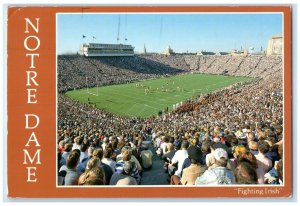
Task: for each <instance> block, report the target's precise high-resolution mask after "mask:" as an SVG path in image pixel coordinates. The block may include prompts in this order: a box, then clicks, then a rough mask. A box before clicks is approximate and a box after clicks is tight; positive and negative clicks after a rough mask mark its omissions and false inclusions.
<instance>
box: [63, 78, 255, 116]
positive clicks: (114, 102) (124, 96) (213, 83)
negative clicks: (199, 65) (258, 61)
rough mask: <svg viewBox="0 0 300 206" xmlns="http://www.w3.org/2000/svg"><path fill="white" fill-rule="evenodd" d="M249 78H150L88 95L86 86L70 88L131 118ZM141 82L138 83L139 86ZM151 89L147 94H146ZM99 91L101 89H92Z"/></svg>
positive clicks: (74, 95) (80, 96)
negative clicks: (78, 88)
mask: <svg viewBox="0 0 300 206" xmlns="http://www.w3.org/2000/svg"><path fill="white" fill-rule="evenodd" d="M249 80H251V78H249V77H232V76H220V75H208V74H186V75H179V76H172V77H168V78H160V79H155V80H146V81H141V82H137V83H130V84H122V85H113V86H105V87H99V88H98V93H99V95H98V96H96V95H92V94H88V93H87V90H86V89H81V90H75V91H69V92H67V93H66V95H67V96H68V97H70V98H73V99H76V100H79V101H80V102H83V103H88V98H89V100H90V102H91V103H93V104H95V105H96V106H97V107H98V108H101V109H103V110H105V111H109V112H111V113H114V114H118V115H122V116H127V117H137V116H140V117H149V116H151V115H157V114H158V111H160V110H164V109H165V108H166V107H168V108H169V111H170V110H172V108H173V104H176V103H179V102H181V101H184V100H187V99H189V98H193V97H196V96H197V95H199V94H205V93H209V92H211V91H214V90H218V89H220V88H222V87H226V86H229V85H232V84H234V83H236V82H245V81H249ZM137 84H138V85H137ZM146 88H148V91H147V94H146V93H145V90H146ZM89 92H91V93H95V94H96V93H97V88H89Z"/></svg>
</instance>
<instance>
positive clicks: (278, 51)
mask: <svg viewBox="0 0 300 206" xmlns="http://www.w3.org/2000/svg"><path fill="white" fill-rule="evenodd" d="M282 53H283V38H282V36H273V37H272V38H271V39H270V40H269V41H268V48H267V55H268V56H269V55H282Z"/></svg>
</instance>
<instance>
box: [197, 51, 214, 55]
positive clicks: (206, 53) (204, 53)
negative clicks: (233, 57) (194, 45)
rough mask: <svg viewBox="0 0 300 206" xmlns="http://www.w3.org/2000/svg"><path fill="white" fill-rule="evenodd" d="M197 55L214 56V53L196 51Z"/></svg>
mask: <svg viewBox="0 0 300 206" xmlns="http://www.w3.org/2000/svg"><path fill="white" fill-rule="evenodd" d="M197 55H199V56H206V55H216V53H215V52H208V51H198V52H197Z"/></svg>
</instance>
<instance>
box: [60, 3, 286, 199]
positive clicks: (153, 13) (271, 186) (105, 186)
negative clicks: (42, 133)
mask: <svg viewBox="0 0 300 206" xmlns="http://www.w3.org/2000/svg"><path fill="white" fill-rule="evenodd" d="M91 7H93V6H91ZM94 7H97V6H94ZM79 8H80V7H79ZM84 14H88V15H91V14H94V15H111V14H114V15H116V14H135V15H138V14H141V15H144V14H147V15H157V14H166V15H171V14H193V15H197V14H198V15H199V14H201V15H203V14H207V15H211V14H281V17H282V36H283V48H282V49H283V55H282V67H283V68H282V72H283V76H282V81H283V94H284V56H285V53H284V40H285V38H284V33H285V30H284V12H156V13H155V12H105V13H101V12H57V13H56V15H55V18H56V19H55V21H56V32H55V33H56V36H55V41H56V48H55V52H56V53H55V54H56V58H55V59H56V62H55V63H56V134H55V135H56V138H55V140H56V141H55V144H57V119H58V117H57V116H58V115H57V109H58V91H57V82H58V80H57V58H58V47H57V46H58V41H57V33H58V28H57V26H58V23H57V21H58V15H84ZM291 70H292V68H291ZM284 100H285V99H284V97H283V116H284ZM284 123H285V118H284ZM283 131H285V130H284V124H283ZM284 139H286V137H285V138H284ZM283 148H284V141H283ZM283 151H284V152H283V157H282V158H283V160H285V159H284V158H285V152H286V151H285V148H284V150H283ZM55 153H57V148H55ZM55 162H56V166H55V168H56V171H55V174H56V183H55V184H56V188H151V187H155V188H160V187H167V188H170V189H172V188H173V187H180V188H189V187H191V188H194V187H199V188H206V187H214V188H218V187H219V188H222V187H226V188H227V187H229V188H230V187H236V189H238V188H244V187H246V188H254V187H258V188H260V187H263V188H274V187H275V188H284V187H285V182H286V181H285V179H286V176H285V173H284V170H283V176H284V181H283V185H266V184H263V185H260V184H257V185H238V184H236V185H221V186H218V185H189V186H182V185H137V186H117V185H95V186H76V185H74V186H71V185H57V157H56V161H55ZM284 164H285V161H284ZM285 167H286V166H284V168H285ZM257 190H258V189H257ZM237 195H239V194H237ZM240 195H241V194H240ZM263 195H265V194H263ZM241 196H242V195H241ZM244 197H247V198H249V197H248V196H247V195H245V196H244ZM199 198H201V197H199ZM204 198H205V197H204ZM211 198H212V197H211Z"/></svg>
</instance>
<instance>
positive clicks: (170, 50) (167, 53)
mask: <svg viewBox="0 0 300 206" xmlns="http://www.w3.org/2000/svg"><path fill="white" fill-rule="evenodd" d="M163 54H164V55H172V54H174V51H173V49H171V47H170V46H168V47H167V48H166V49H165V50H164V52H163Z"/></svg>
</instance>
